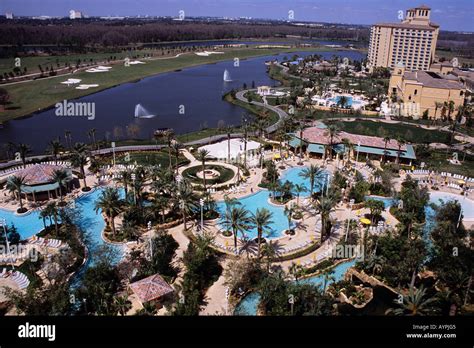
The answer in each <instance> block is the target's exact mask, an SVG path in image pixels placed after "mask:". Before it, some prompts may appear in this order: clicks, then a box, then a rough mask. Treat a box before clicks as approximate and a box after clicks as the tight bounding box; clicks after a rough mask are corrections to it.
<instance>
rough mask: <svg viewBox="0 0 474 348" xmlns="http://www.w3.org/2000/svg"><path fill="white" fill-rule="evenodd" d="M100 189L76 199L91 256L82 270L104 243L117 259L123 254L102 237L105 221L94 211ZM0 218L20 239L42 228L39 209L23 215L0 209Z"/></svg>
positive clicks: (81, 226)
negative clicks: (14, 228)
mask: <svg viewBox="0 0 474 348" xmlns="http://www.w3.org/2000/svg"><path fill="white" fill-rule="evenodd" d="M102 191H103V189H102V188H100V189H96V190H94V191H92V192H90V193H88V194H86V195H84V196H82V197H80V198H78V199H77V200H76V209H77V210H78V211H79V212H80V214H79V217H78V221H77V223H78V225H79V227H80V228H81V229H82V231H83V232H84V238H83V239H84V244H85V245H86V246H87V248H88V250H89V255H92V257H91V258H89V259H88V260H87V263H86V266H85V267H84V268H83V269H82V271H84V270H85V269H86V268H87V267H89V266H91V265H93V264H94V262H95V261H96V260H95V259H94V251H95V250H97V248H100V247H102V246H104V245H108V246H111V247H112V249H113V251H114V255H115V256H116V257H117V260H119V259H120V258H121V257H122V255H123V247H122V246H120V245H115V244H109V243H106V242H105V241H104V240H103V239H102V231H103V229H104V227H105V221H104V219H103V218H102V214H101V211H100V210H99V212H98V213H96V211H95V202H96V201H97V200H98V199H99V196H100V195H101V193H102ZM121 195H122V196H123V192H121ZM0 218H4V219H6V220H7V225H10V224H11V223H13V224H14V225H15V227H16V228H17V231H18V233H19V234H20V236H21V239H22V240H23V239H27V238H30V237H32V236H34V235H35V234H37V233H39V232H41V230H43V228H44V225H43V221H42V219H41V218H40V212H39V211H32V212H31V213H29V214H28V215H25V216H17V215H15V213H13V212H10V211H6V210H0Z"/></svg>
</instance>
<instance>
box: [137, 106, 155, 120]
mask: <svg viewBox="0 0 474 348" xmlns="http://www.w3.org/2000/svg"><path fill="white" fill-rule="evenodd" d="M155 116H156V115H153V114H151V113H150V112H149V111H148V110H147V109H145V108H144V107H143V105H142V104H137V105H135V117H136V118H153V117H155Z"/></svg>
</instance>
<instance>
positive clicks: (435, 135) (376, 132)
mask: <svg viewBox="0 0 474 348" xmlns="http://www.w3.org/2000/svg"><path fill="white" fill-rule="evenodd" d="M332 123H336V124H337V125H338V126H339V128H340V129H341V130H343V131H346V132H348V133H353V134H361V135H371V136H383V134H384V133H386V134H387V135H388V136H390V137H391V138H393V139H396V138H397V137H401V138H402V139H404V140H405V141H407V142H411V143H444V144H449V142H450V139H451V135H450V134H449V133H447V132H442V131H437V130H427V129H423V128H419V127H416V126H409V125H405V124H392V123H382V122H373V121H362V120H359V121H354V122H343V121H342V122H341V121H338V122H332Z"/></svg>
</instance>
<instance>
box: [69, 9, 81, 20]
mask: <svg viewBox="0 0 474 348" xmlns="http://www.w3.org/2000/svg"><path fill="white" fill-rule="evenodd" d="M80 18H82V12H80V11H76V10H70V11H69V19H80Z"/></svg>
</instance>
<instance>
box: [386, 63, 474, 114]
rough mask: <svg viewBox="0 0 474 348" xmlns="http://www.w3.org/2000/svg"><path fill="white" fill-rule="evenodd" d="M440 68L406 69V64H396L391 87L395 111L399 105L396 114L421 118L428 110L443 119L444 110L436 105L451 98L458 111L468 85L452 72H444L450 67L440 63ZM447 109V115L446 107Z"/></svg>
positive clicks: (390, 93)
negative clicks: (425, 69) (432, 69)
mask: <svg viewBox="0 0 474 348" xmlns="http://www.w3.org/2000/svg"><path fill="white" fill-rule="evenodd" d="M438 68H439V69H436V70H438V71H406V70H405V67H404V66H403V64H397V66H396V67H395V69H394V71H393V72H392V76H391V77H390V83H389V89H388V95H389V99H390V100H391V101H392V111H393V106H396V107H398V110H397V112H394V113H395V114H398V115H400V116H413V117H415V118H419V117H421V116H422V114H423V112H425V111H426V110H427V111H428V117H429V118H440V117H441V115H442V112H443V111H442V107H441V108H440V107H436V105H437V104H438V105H439V104H444V103H445V102H446V103H449V102H451V101H452V102H453V103H454V109H455V110H456V109H457V108H458V106H460V105H463V104H464V98H465V96H466V84H464V83H462V81H461V80H460V78H459V77H458V76H456V75H454V74H453V73H444V71H445V69H447V66H446V67H445V66H442V65H441V64H439V67H438ZM456 71H459V72H460V73H462V71H460V70H458V69H456ZM444 112H445V116H448V115H447V113H446V110H444ZM454 115H455V112H453V113H451V117H453V116H454Z"/></svg>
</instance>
